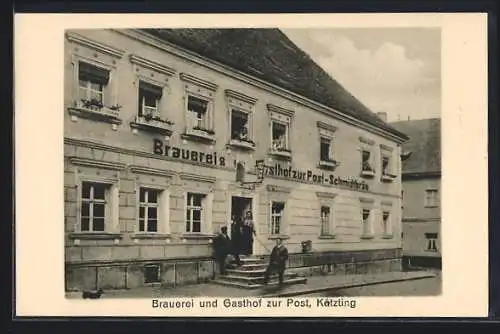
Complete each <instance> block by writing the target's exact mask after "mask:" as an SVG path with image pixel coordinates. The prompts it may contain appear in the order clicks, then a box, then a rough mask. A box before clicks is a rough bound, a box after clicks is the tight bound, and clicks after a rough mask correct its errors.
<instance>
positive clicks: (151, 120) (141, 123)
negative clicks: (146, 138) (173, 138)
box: [130, 116, 173, 136]
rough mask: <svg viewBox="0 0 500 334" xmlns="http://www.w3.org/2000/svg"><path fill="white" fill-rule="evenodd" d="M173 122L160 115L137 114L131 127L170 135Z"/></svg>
mask: <svg viewBox="0 0 500 334" xmlns="http://www.w3.org/2000/svg"><path fill="white" fill-rule="evenodd" d="M172 125H173V123H172V122H170V121H168V120H164V119H161V118H160V117H147V116H136V117H135V119H134V121H133V122H130V127H132V128H134V129H140V130H144V131H149V132H154V133H159V134H162V135H168V136H170V135H171V134H172Z"/></svg>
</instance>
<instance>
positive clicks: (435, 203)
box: [425, 188, 439, 208]
mask: <svg viewBox="0 0 500 334" xmlns="http://www.w3.org/2000/svg"><path fill="white" fill-rule="evenodd" d="M431 193H433V194H434V196H433V197H432V199H431V198H429V195H430V194H431ZM425 207H426V208H437V207H439V189H437V188H429V189H425Z"/></svg>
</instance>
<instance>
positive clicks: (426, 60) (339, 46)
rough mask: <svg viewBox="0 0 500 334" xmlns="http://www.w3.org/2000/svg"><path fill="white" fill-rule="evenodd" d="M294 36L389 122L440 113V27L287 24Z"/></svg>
mask: <svg viewBox="0 0 500 334" xmlns="http://www.w3.org/2000/svg"><path fill="white" fill-rule="evenodd" d="M282 31H283V32H284V33H285V34H286V35H287V36H288V38H290V40H292V41H293V42H294V43H295V44H296V45H297V46H298V47H300V48H301V49H302V50H304V51H305V52H306V53H307V54H309V56H310V57H311V58H312V59H313V60H314V61H315V62H316V63H317V64H318V65H319V66H321V67H322V68H323V69H324V70H325V71H326V72H328V73H329V74H330V75H331V76H332V77H333V78H334V79H335V80H337V81H338V82H339V83H340V84H341V85H342V86H343V87H344V88H345V89H347V90H348V91H349V92H350V93H351V94H352V95H354V96H355V97H356V98H358V100H360V101H361V102H362V103H363V104H364V105H365V106H367V107H368V108H370V109H371V110H372V111H373V112H386V113H387V120H388V121H389V122H392V121H397V120H407V119H408V118H410V119H423V118H434V117H440V115H441V32H440V29H439V28H355V29H352V28H349V29H347V28H340V29H339V28H331V29H283V30H282Z"/></svg>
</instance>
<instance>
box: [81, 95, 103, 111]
mask: <svg viewBox="0 0 500 334" xmlns="http://www.w3.org/2000/svg"><path fill="white" fill-rule="evenodd" d="M81 101H82V104H83V107H84V108H87V109H92V108H97V109H102V108H103V107H104V104H103V103H102V101H100V100H98V99H95V98H93V99H90V100H88V99H81Z"/></svg>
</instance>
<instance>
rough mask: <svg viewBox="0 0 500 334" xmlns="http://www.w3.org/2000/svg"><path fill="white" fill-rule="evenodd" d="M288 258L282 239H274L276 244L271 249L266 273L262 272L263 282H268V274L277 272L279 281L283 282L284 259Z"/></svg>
mask: <svg viewBox="0 0 500 334" xmlns="http://www.w3.org/2000/svg"><path fill="white" fill-rule="evenodd" d="M287 260H288V249H287V248H286V247H285V246H284V245H283V243H282V240H281V239H280V238H278V239H277V240H276V246H274V247H273V250H272V251H271V256H270V258H269V265H268V266H267V269H266V273H265V274H264V284H267V283H268V282H269V275H271V274H272V273H275V272H278V275H279V283H280V285H282V284H283V279H284V274H285V267H286V261H287Z"/></svg>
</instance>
